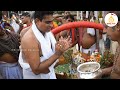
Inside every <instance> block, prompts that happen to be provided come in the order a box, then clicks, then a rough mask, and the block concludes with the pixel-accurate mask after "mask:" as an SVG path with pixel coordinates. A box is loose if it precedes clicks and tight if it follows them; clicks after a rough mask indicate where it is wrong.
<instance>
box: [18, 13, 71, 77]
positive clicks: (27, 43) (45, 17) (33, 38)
mask: <svg viewBox="0 0 120 90" xmlns="http://www.w3.org/2000/svg"><path fill="white" fill-rule="evenodd" d="M52 15H53V12H52V11H35V13H34V20H33V23H32V27H31V28H30V29H29V30H28V31H27V32H26V33H25V35H24V36H23V37H22V40H21V52H20V55H19V63H20V65H21V67H22V68H23V78H24V79H56V76H55V72H54V66H55V65H56V64H57V62H58V60H57V59H58V58H59V57H60V56H61V55H62V54H63V52H64V51H66V50H67V49H68V48H69V47H70V46H71V40H70V37H68V38H67V39H64V38H60V40H59V41H58V42H56V40H55V38H54V36H53V34H52V33H51V32H50V30H51V28H52V21H53V16H52Z"/></svg>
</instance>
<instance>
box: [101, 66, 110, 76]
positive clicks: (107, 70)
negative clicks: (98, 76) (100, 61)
mask: <svg viewBox="0 0 120 90" xmlns="http://www.w3.org/2000/svg"><path fill="white" fill-rule="evenodd" d="M111 70H112V67H109V68H105V69H102V76H104V75H110V73H111Z"/></svg>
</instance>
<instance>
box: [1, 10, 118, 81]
mask: <svg viewBox="0 0 120 90" xmlns="http://www.w3.org/2000/svg"><path fill="white" fill-rule="evenodd" d="M114 13H115V14H116V15H117V16H118V21H120V20H119V18H120V12H119V11H117V12H114ZM83 20H84V21H90V22H96V20H97V19H96V17H95V16H94V11H90V13H89V16H88V18H86V13H85V12H83ZM75 21H77V19H76V17H75V16H74V15H72V14H71V13H70V12H69V11H65V12H64V15H56V14H54V12H53V11H35V12H34V14H33V17H32V18H31V15H30V13H29V12H24V13H23V14H22V15H21V16H20V15H18V14H17V13H11V14H10V17H7V15H4V14H3V13H2V11H0V78H1V79H56V75H55V71H54V68H55V67H56V66H58V65H59V57H60V56H61V55H62V54H63V53H64V52H65V51H66V50H68V49H69V48H72V47H74V46H75V45H76V44H79V45H80V47H79V50H80V51H81V52H82V53H86V54H88V53H89V54H92V52H94V51H95V50H96V49H99V52H100V53H101V54H103V53H104V51H105V50H112V49H111V46H112V44H113V42H114V41H116V42H117V44H116V46H118V48H117V50H116V53H114V54H115V57H114V64H113V66H112V67H110V68H105V69H103V70H102V75H110V77H111V78H114V79H118V78H120V70H119V64H120V63H119V61H120V54H119V53H120V52H119V51H120V30H119V29H120V22H118V24H117V25H116V26H115V28H111V27H107V26H105V27H104V30H103V31H99V35H98V36H99V45H97V38H96V37H97V34H96V32H97V30H96V29H94V28H82V27H80V28H75V33H74V34H75V35H74V36H75V41H74V42H72V30H71V29H70V30H64V31H61V32H60V33H57V34H56V35H53V33H52V32H51V30H52V29H54V28H56V27H59V26H61V25H63V24H66V23H70V22H75ZM103 24H104V23H103ZM104 25H105V24H104ZM81 29H82V32H80V31H81ZM80 35H82V38H80ZM109 37H110V38H109Z"/></svg>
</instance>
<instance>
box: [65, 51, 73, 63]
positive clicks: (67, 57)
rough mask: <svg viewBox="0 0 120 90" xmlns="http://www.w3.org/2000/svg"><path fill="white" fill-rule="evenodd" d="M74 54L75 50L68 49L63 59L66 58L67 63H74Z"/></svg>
mask: <svg viewBox="0 0 120 90" xmlns="http://www.w3.org/2000/svg"><path fill="white" fill-rule="evenodd" d="M72 54H73V49H68V50H67V51H65V52H64V53H63V57H64V58H65V62H66V63H71V62H72Z"/></svg>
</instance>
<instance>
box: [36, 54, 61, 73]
mask: <svg viewBox="0 0 120 90" xmlns="http://www.w3.org/2000/svg"><path fill="white" fill-rule="evenodd" d="M60 55H61V54H60ZM60 55H59V54H58V53H55V54H53V55H52V56H51V57H50V58H48V59H47V60H45V61H43V62H41V63H40V64H39V65H38V68H37V69H36V70H35V71H34V72H35V74H40V73H49V67H50V66H51V65H52V64H53V63H54V62H55V61H56V60H57V59H58V58H59V57H60Z"/></svg>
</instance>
